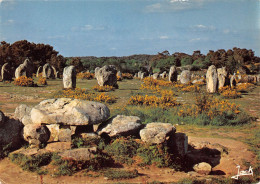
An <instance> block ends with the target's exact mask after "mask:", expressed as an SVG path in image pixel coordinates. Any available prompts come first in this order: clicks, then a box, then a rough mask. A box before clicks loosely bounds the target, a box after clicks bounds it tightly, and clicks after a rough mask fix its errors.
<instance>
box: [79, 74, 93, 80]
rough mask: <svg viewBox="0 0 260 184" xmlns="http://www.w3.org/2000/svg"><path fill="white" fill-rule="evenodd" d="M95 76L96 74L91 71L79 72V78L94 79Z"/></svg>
mask: <svg viewBox="0 0 260 184" xmlns="http://www.w3.org/2000/svg"><path fill="white" fill-rule="evenodd" d="M94 78H95V74H93V73H90V72H84V73H78V74H77V79H88V80H90V79H94Z"/></svg>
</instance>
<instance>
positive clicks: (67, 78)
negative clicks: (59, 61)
mask: <svg viewBox="0 0 260 184" xmlns="http://www.w3.org/2000/svg"><path fill="white" fill-rule="evenodd" d="M63 87H64V88H65V89H68V88H76V69H75V66H67V67H65V68H64V70H63Z"/></svg>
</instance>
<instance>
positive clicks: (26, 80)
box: [14, 76, 34, 87]
mask: <svg viewBox="0 0 260 184" xmlns="http://www.w3.org/2000/svg"><path fill="white" fill-rule="evenodd" d="M14 85H16V86H25V87H32V86H34V82H33V79H32V78H30V77H26V76H21V77H18V78H17V79H15V80H14Z"/></svg>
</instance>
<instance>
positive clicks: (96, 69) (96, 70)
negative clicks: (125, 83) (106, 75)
mask: <svg viewBox="0 0 260 184" xmlns="http://www.w3.org/2000/svg"><path fill="white" fill-rule="evenodd" d="M99 69H100V67H96V68H95V78H97V77H96V76H97V72H98V70H99Z"/></svg>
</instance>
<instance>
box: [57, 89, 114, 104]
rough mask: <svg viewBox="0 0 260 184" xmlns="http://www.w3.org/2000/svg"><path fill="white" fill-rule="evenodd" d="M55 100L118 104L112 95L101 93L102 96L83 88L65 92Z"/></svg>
mask: <svg viewBox="0 0 260 184" xmlns="http://www.w3.org/2000/svg"><path fill="white" fill-rule="evenodd" d="M55 98H74V99H82V100H90V101H98V102H106V103H114V102H116V98H115V97H114V96H112V95H108V94H106V93H100V94H96V93H89V92H88V91H87V90H86V89H81V88H75V89H74V90H73V89H66V90H63V91H61V92H60V93H59V94H57V95H55Z"/></svg>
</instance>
